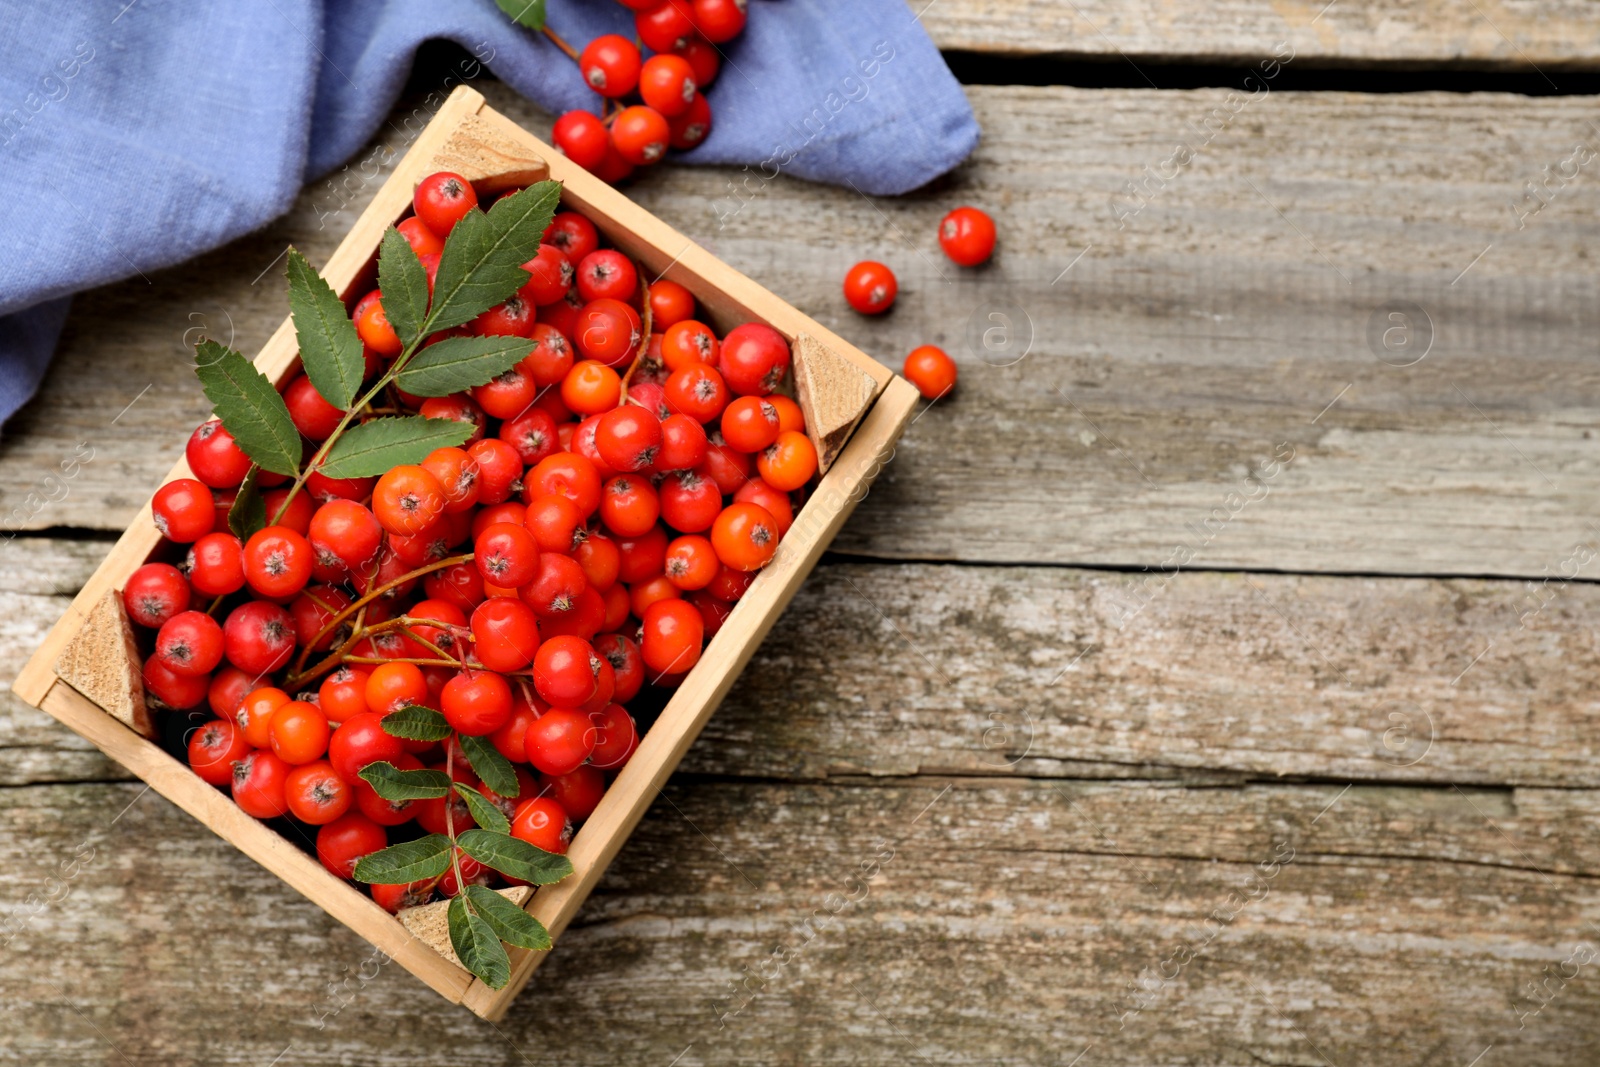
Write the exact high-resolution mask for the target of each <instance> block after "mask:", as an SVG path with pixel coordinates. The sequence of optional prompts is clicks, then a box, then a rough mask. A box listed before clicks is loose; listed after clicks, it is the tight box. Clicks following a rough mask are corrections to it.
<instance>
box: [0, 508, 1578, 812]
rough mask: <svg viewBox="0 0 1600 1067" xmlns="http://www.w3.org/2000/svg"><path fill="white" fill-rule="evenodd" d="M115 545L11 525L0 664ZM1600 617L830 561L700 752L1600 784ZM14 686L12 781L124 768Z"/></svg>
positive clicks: (1095, 769)
mask: <svg viewBox="0 0 1600 1067" xmlns="http://www.w3.org/2000/svg"><path fill="white" fill-rule="evenodd" d="M101 548H102V546H98V545H89V546H84V545H82V544H81V543H76V542H55V541H50V540H47V539H40V538H23V539H19V540H17V541H16V542H14V543H13V546H12V551H11V553H10V554H9V556H8V560H9V562H8V563H7V564H6V565H5V567H4V569H0V605H4V606H5V607H6V608H7V612H8V618H9V620H10V621H9V623H8V625H9V626H11V627H12V628H13V629H14V631H15V632H16V633H17V634H18V635H19V637H18V641H17V642H16V643H15V644H14V646H13V647H12V648H10V649H8V650H7V651H6V652H5V653H4V654H3V655H4V659H3V660H0V671H15V669H16V663H18V662H20V659H21V657H22V656H23V655H24V654H25V653H26V651H27V650H28V649H29V648H31V645H30V644H28V643H27V642H28V640H29V639H32V640H37V637H36V636H34V635H37V634H41V633H42V632H43V630H44V628H45V627H47V626H48V625H49V624H50V623H51V622H52V621H53V620H54V618H55V616H56V615H57V614H59V613H60V612H61V611H63V610H64V609H65V607H66V603H67V597H68V593H69V592H70V590H66V589H63V590H62V591H61V592H59V593H56V594H53V595H48V596H41V595H33V594H30V593H26V592H14V591H12V589H10V588H6V585H7V584H9V585H11V586H12V587H13V588H22V589H26V588H35V589H37V588H44V587H43V586H41V585H39V584H38V583H39V582H40V579H39V578H38V577H37V575H38V574H40V573H42V572H44V571H46V570H48V569H50V568H64V569H65V571H66V573H65V574H64V575H63V577H62V580H64V581H65V580H70V577H71V575H72V572H73V570H74V569H76V571H77V572H78V573H79V574H81V573H82V572H83V571H84V569H86V568H87V567H89V566H90V565H91V564H92V563H93V562H94V559H93V557H94V553H95V551H96V550H100V549H101ZM30 583H31V584H30ZM1597 613H1600V587H1596V586H1595V585H1592V584H1588V583H1569V584H1565V585H1561V584H1552V585H1549V586H1543V587H1533V588H1531V589H1530V588H1529V585H1528V583H1520V582H1509V581H1484V580H1477V579H1455V580H1447V581H1441V580H1427V579H1395V578H1386V579H1370V578H1363V579H1355V578H1320V577H1289V576H1283V575H1238V574H1214V573H1194V574H1182V575H1179V576H1178V577H1176V578H1175V579H1172V580H1170V581H1163V580H1161V579H1159V578H1152V577H1146V576H1141V575H1137V574H1118V573H1096V572H1088V571H1077V570H1070V569H1064V568H1042V569H1041V568H993V567H961V566H949V565H920V564H911V565H895V564H841V563H836V562H835V563H824V564H823V565H822V566H820V567H819V568H818V569H817V570H816V572H815V573H814V575H813V577H812V579H811V580H810V581H808V582H807V583H806V584H805V586H803V587H802V588H801V591H800V593H799V594H798V596H797V597H796V599H795V602H794V604H793V605H792V606H791V608H790V609H789V611H788V612H787V613H786V614H785V615H784V616H783V618H782V619H781V620H780V621H779V623H778V624H777V626H776V627H775V629H774V631H773V636H772V637H771V638H770V639H769V640H768V641H767V642H766V643H765V644H764V645H763V646H762V648H761V649H760V651H759V652H758V653H757V654H756V657H755V659H754V660H753V661H752V663H751V665H750V667H749V668H748V669H747V670H746V672H745V674H744V675H743V677H742V678H741V679H740V681H739V682H738V683H737V685H736V686H735V688H734V690H733V692H732V693H731V694H730V695H729V697H728V698H727V700H726V701H725V702H724V704H723V706H722V708H721V709H720V710H719V711H718V712H717V714H716V715H714V716H713V717H712V719H711V722H710V725H709V726H708V727H707V728H706V731H705V734H704V737H705V741H704V742H703V743H701V744H700V745H698V746H696V747H695V748H694V749H692V750H691V754H690V756H689V758H688V762H687V763H686V764H685V765H684V766H685V769H686V770H689V771H691V772H700V773H705V774H712V775H728V776H735V777H742V776H751V777H758V778H760V777H776V778H786V779H788V778H799V779H819V778H826V777H829V776H838V775H891V776H893V775H913V774H919V773H920V774H959V775H1032V776H1048V777H1065V778H1144V779H1149V778H1166V779H1176V780H1181V781H1186V782H1191V783H1195V782H1218V783H1228V782H1238V781H1240V780H1242V779H1247V778H1269V779H1270V778H1276V777H1280V776H1285V775H1292V776H1298V777H1305V778H1314V779H1334V780H1354V781H1373V780H1389V781H1411V782H1459V783H1475V784H1480V785H1496V784H1507V783H1512V784H1538V785H1552V786H1587V787H1594V786H1600V765H1597V763H1596V760H1595V743H1594V732H1593V723H1594V721H1595V717H1596V715H1597V714H1600V703H1597V698H1596V696H1595V694H1594V690H1593V686H1592V685H1591V684H1590V683H1591V680H1592V679H1593V678H1594V677H1595V676H1596V675H1597V674H1600V645H1597V642H1596V637H1595V634H1594V630H1593V627H1592V626H1591V625H1590V623H1591V621H1592V620H1593V619H1594V617H1595V616H1596V614H1597ZM7 681H9V676H8V675H3V674H0V682H7ZM0 699H3V700H4V701H5V707H6V709H7V711H8V713H9V717H8V719H7V720H6V724H5V727H4V730H3V732H0V784H16V783H21V782H29V781H64V780H66V781H73V780H82V779H83V778H86V777H88V778H94V777H103V776H104V775H105V774H107V773H111V774H114V775H115V776H117V777H121V774H122V772H121V771H120V768H115V767H114V765H110V764H107V763H105V762H104V761H101V760H100V759H99V757H96V756H92V755H91V754H90V753H88V752H87V751H85V746H84V743H83V742H81V741H79V740H78V739H77V738H76V737H75V736H73V735H72V734H71V733H70V732H68V731H66V730H64V729H62V728H61V727H60V726H59V725H57V724H56V723H55V722H54V720H52V719H49V718H48V717H46V716H44V715H43V714H42V713H39V712H35V711H33V710H32V709H30V708H27V707H25V706H23V705H21V704H20V703H19V702H18V701H17V700H16V699H15V698H14V697H12V696H11V695H10V694H6V695H5V696H4V697H3V698H0Z"/></svg>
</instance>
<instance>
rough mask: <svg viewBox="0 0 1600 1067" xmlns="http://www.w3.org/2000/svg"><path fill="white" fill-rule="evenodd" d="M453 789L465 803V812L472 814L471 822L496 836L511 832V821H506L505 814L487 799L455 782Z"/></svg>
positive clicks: (466, 786)
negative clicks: (491, 831)
mask: <svg viewBox="0 0 1600 1067" xmlns="http://www.w3.org/2000/svg"><path fill="white" fill-rule="evenodd" d="M455 788H456V792H457V793H459V794H460V795H461V799H462V800H465V801H466V802H467V810H468V811H470V812H472V821H473V822H475V823H477V824H478V825H479V826H481V827H483V828H484V829H485V830H493V831H494V832H495V833H497V834H509V833H510V832H511V820H509V819H507V818H506V815H505V812H503V811H501V810H500V809H499V808H497V807H495V806H494V804H492V803H491V802H490V801H489V798H488V797H486V796H484V795H483V794H482V793H480V792H478V791H477V790H476V789H474V788H472V787H471V786H470V785H466V784H464V783H462V782H456V783H455Z"/></svg>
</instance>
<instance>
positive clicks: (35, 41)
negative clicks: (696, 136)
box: [0, 0, 978, 421]
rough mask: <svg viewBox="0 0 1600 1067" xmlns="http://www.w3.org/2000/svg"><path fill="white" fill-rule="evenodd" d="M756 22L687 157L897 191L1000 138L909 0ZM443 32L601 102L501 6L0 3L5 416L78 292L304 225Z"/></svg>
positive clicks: (579, 19)
mask: <svg viewBox="0 0 1600 1067" xmlns="http://www.w3.org/2000/svg"><path fill="white" fill-rule="evenodd" d="M749 15H750V17H749V22H748V25H747V27H746V29H745V32H744V33H743V34H742V35H741V36H740V37H739V38H738V39H736V40H734V41H732V42H729V43H728V44H726V45H723V46H721V50H722V52H723V54H724V59H723V64H722V70H721V73H720V74H719V75H718V78H717V81H716V83H715V84H714V85H713V86H712V87H711V89H710V90H709V91H708V93H707V97H708V98H709V100H710V102H711V107H712V115H713V121H712V132H711V135H710V137H708V138H707V140H706V141H705V143H704V144H702V145H701V146H700V147H699V148H698V149H696V150H695V151H694V152H692V153H686V154H684V155H683V156H682V157H681V160H682V161H683V162H691V163H725V164H726V163H735V164H747V165H749V166H750V168H751V174H752V175H753V174H756V173H759V174H760V175H761V176H762V177H766V178H770V177H772V176H775V175H776V174H778V173H785V174H791V175H794V176H797V177H802V178H807V179H810V180H814V181H823V182H831V183H835V184H841V185H844V184H848V185H853V186H854V187H855V188H857V189H859V190H860V191H862V192H864V193H869V194H873V195H894V194H898V193H903V192H907V191H909V190H911V189H914V188H916V187H917V186H919V185H922V184H924V183H926V182H927V181H929V180H931V179H933V178H935V177H937V176H938V175H940V174H943V173H944V172H945V171H947V170H949V169H950V168H952V167H954V166H955V165H956V164H958V163H959V162H960V161H961V160H962V159H964V158H965V157H966V156H967V155H968V154H969V153H970V152H971V151H972V149H973V147H974V146H975V145H976V144H977V139H978V127H977V122H976V120H975V119H974V118H973V115H972V111H971V108H970V107H969V106H968V104H967V101H966V98H965V96H964V95H963V93H962V91H961V87H960V85H959V84H957V82H956V81H955V79H954V77H953V76H952V75H951V74H950V71H949V69H948V68H947V67H946V66H945V65H944V62H943V60H942V58H941V57H940V56H939V53H938V51H937V49H936V48H935V47H934V45H933V43H932V42H931V41H930V40H929V39H928V37H927V34H926V33H925V32H924V31H923V28H922V26H921V24H920V23H919V22H918V21H917V19H916V17H915V16H914V15H913V13H912V12H911V10H910V9H909V8H908V7H907V6H906V5H905V3H904V2H903V0H752V2H751V5H750V11H749ZM549 21H550V25H551V26H552V27H553V28H555V29H557V30H558V31H559V32H560V33H561V34H562V36H563V37H564V38H565V39H566V40H568V41H570V42H572V43H573V44H574V45H576V46H578V47H580V48H581V47H582V42H586V41H588V40H590V39H592V38H594V37H596V36H598V35H600V34H602V33H623V34H625V35H626V36H628V37H630V38H631V37H632V36H633V28H632V12H630V11H628V10H627V9H625V8H623V7H622V6H621V5H620V4H615V3H611V2H609V0H549ZM441 38H442V39H448V40H452V41H455V42H456V43H458V44H460V45H461V46H462V47H463V48H465V49H466V50H467V51H468V52H470V53H472V54H473V55H474V56H476V57H478V59H479V60H480V61H481V62H482V63H483V65H484V66H485V67H487V69H488V70H489V71H490V72H492V73H493V74H494V76H496V77H498V78H500V79H501V80H503V81H505V82H506V83H507V84H509V85H510V86H511V87H512V88H514V89H516V90H517V92H519V93H521V94H522V95H524V96H526V97H528V98H529V99H531V100H534V101H536V102H538V103H539V104H541V105H543V106H544V107H546V108H548V109H550V110H552V111H555V112H560V111H565V110H569V109H571V108H587V109H590V110H597V108H596V104H597V102H598V97H596V96H595V95H594V94H593V93H591V92H590V91H589V90H588V88H587V87H586V86H585V85H584V83H583V80H582V78H581V77H580V75H579V74H578V70H577V67H576V65H575V64H573V63H572V62H571V61H570V60H569V59H567V57H566V56H564V55H562V54H561V53H560V52H559V51H558V50H557V49H556V48H555V47H554V45H552V44H551V43H550V42H549V41H548V40H546V39H545V38H544V37H543V36H542V35H539V34H534V33H531V32H529V31H527V30H524V29H522V28H521V27H518V26H515V25H513V24H512V23H511V22H510V20H509V19H508V18H507V17H506V16H505V15H504V14H503V13H502V12H501V11H500V10H499V9H498V7H497V6H496V5H495V3H494V2H493V0H388V2H385V0H266V2H265V3H264V4H251V5H234V4H215V5H211V4H196V3H192V2H191V3H184V2H182V0H132V2H131V3H130V2H128V0H86V2H84V3H79V4H71V5H54V4H51V5H41V4H34V3H30V2H28V0H0V175H4V176H5V177H6V179H7V180H8V186H9V187H10V188H11V189H12V190H14V193H13V195H12V196H10V197H7V198H5V199H4V200H3V201H0V234H3V235H4V242H5V249H4V252H5V254H4V255H3V256H0V421H4V420H5V419H7V418H9V417H10V416H11V415H12V414H13V413H14V412H15V411H16V410H17V409H18V408H19V407H20V406H21V405H22V404H23V403H25V402H26V401H27V400H28V398H29V397H30V396H32V395H33V393H34V391H35V390H36V389H37V388H38V384H39V382H40V380H41V379H42V378H43V376H44V372H45V368H46V367H47V366H48V364H49V359H50V355H51V353H52V351H53V350H54V348H55V343H56V340H57V338H58V337H59V335H60V331H61V326H62V323H63V322H64V321H65V318H66V313H67V308H68V305H69V303H70V297H71V294H73V293H75V292H79V291H81V290H84V289H88V288H91V287H94V286H97V285H104V284H106V283H109V282H113V281H116V280H119V279H122V278H127V277H133V276H136V275H140V274H146V273H148V272H150V271H154V270H158V269H160V268H162V267H167V266H171V265H173V264H175V263H179V262H182V261H183V260H186V259H189V258H191V257H193V256H195V255H198V254H200V253H202V252H205V251H207V250H209V249H212V248H216V247H218V246H220V245H222V244H225V243H227V242H228V241H230V240H233V239H234V238H236V237H239V236H240V235H242V234H245V233H249V232H250V231H252V230H255V229H258V228H259V227H261V226H263V225H265V224H266V223H268V222H270V221H271V220H273V219H274V218H277V217H278V216H279V215H282V214H283V213H284V212H285V211H287V210H288V209H289V207H290V205H291V204H293V202H294V199H295V196H296V195H297V194H298V193H299V191H300V188H301V186H302V185H303V184H304V183H305V182H306V181H308V180H311V179H314V178H317V177H319V176H321V175H323V174H326V173H328V172H329V171H332V170H334V169H335V168H337V167H339V166H341V165H342V164H344V163H345V162H346V161H347V160H350V159H351V157H352V156H354V155H355V154H356V153H357V152H359V151H360V150H361V148H362V147H363V146H364V145H365V144H367V143H368V142H369V141H370V140H371V138H372V136H373V134H374V133H375V132H376V131H377V130H378V128H379V126H380V125H381V124H382V123H383V122H384V120H385V119H386V118H387V117H388V115H389V113H390V111H391V109H392V108H393V106H394V104H395V102H396V100H397V99H398V98H399V96H400V93H401V91H402V89H403V87H404V86H405V83H406V79H407V77H408V74H409V72H410V70H411V64H412V60H413V58H414V57H415V54H416V50H417V48H418V47H419V46H420V45H421V44H422V43H423V42H424V41H427V40H431V39H441ZM708 210H711V211H717V210H718V208H717V207H716V206H715V205H712V206H711V207H709V208H708Z"/></svg>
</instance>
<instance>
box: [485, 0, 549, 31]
mask: <svg viewBox="0 0 1600 1067" xmlns="http://www.w3.org/2000/svg"><path fill="white" fill-rule="evenodd" d="M495 3H497V4H499V5H500V10H501V11H504V12H505V13H506V14H507V15H510V16H511V21H512V22H515V23H516V24H517V25H518V26H526V27H528V29H530V30H542V29H544V3H545V0H495Z"/></svg>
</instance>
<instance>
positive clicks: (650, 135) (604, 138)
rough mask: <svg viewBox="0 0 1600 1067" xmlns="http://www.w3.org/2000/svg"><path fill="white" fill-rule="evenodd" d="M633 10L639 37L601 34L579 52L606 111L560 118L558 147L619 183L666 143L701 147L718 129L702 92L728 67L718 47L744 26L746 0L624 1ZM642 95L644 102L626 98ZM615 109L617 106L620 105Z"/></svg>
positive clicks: (588, 81) (621, 0) (655, 156)
mask: <svg viewBox="0 0 1600 1067" xmlns="http://www.w3.org/2000/svg"><path fill="white" fill-rule="evenodd" d="M618 2H619V3H621V4H622V6H623V7H626V8H629V9H630V10H632V11H633V24H634V29H635V31H636V32H637V33H638V37H639V40H640V41H642V42H643V43H644V45H645V47H647V48H649V49H650V50H651V51H652V52H653V53H654V54H653V55H651V56H649V57H648V58H646V57H645V56H644V55H643V53H641V52H640V50H639V46H638V45H636V44H635V43H634V42H632V41H630V40H628V39H627V38H626V37H623V36H621V35H619V34H615V33H608V34H605V35H604V36H601V37H596V38H595V39H594V40H593V41H590V42H589V44H588V45H587V46H586V47H585V48H584V49H583V51H582V52H581V53H578V54H577V55H575V56H574V58H575V59H576V60H577V62H578V69H579V70H580V71H581V72H582V74H583V80H584V83H585V84H587V85H588V86H589V88H591V89H593V90H594V91H595V92H596V93H598V94H599V95H600V97H601V113H600V114H599V115H595V114H593V113H592V112H589V111H583V110H578V111H568V112H566V113H565V114H563V115H562V116H561V117H560V118H558V119H556V124H555V129H554V130H553V132H552V137H553V139H554V140H555V143H556V147H557V148H559V149H561V151H562V152H564V153H566V155H567V157H568V158H569V159H571V160H572V161H573V162H574V163H577V164H578V165H579V166H580V167H583V168H584V169H586V170H589V171H592V172H593V173H594V174H595V175H596V176H597V177H599V178H600V179H601V180H602V181H606V182H611V183H613V184H615V183H616V182H620V181H622V180H624V179H626V178H627V177H628V176H629V175H630V174H632V173H633V170H634V168H635V167H644V166H649V165H650V164H652V163H656V162H659V161H660V160H661V158H662V157H663V156H665V155H666V154H667V149H668V148H669V147H670V148H677V149H690V148H694V147H695V146H697V145H698V144H700V142H701V141H704V140H705V139H706V135H707V134H709V133H710V132H711V105H710V104H709V103H707V102H706V98H705V96H704V95H703V90H705V89H706V88H708V87H709V86H710V85H711V83H712V81H713V80H715V79H716V76H717V71H718V69H719V68H720V67H721V63H722V58H721V53H720V52H719V51H718V50H717V45H719V44H723V43H725V42H727V41H731V40H733V39H734V38H735V37H737V36H739V34H740V33H742V32H743V31H744V24H745V0H618ZM635 95H636V96H637V97H638V100H639V102H638V103H624V101H626V100H627V99H628V98H630V97H633V96H635ZM613 107H615V110H613Z"/></svg>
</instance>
